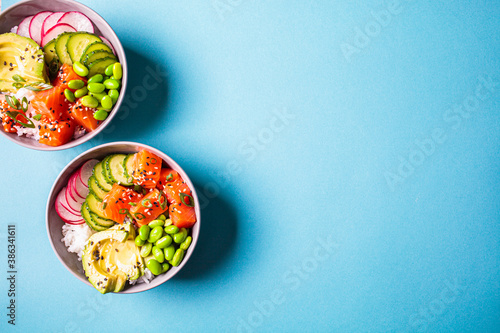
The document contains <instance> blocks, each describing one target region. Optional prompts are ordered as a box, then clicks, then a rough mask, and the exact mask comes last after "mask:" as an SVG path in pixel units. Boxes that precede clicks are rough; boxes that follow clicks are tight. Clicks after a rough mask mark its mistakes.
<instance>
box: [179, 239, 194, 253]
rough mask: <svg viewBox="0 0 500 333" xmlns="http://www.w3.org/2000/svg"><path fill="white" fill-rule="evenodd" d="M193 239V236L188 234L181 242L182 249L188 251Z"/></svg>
mask: <svg viewBox="0 0 500 333" xmlns="http://www.w3.org/2000/svg"><path fill="white" fill-rule="evenodd" d="M192 241H193V238H192V237H191V236H188V237H187V238H186V239H185V240H184V242H182V244H181V249H183V250H184V251H186V250H187V249H188V248H189V246H190V245H191V242H192Z"/></svg>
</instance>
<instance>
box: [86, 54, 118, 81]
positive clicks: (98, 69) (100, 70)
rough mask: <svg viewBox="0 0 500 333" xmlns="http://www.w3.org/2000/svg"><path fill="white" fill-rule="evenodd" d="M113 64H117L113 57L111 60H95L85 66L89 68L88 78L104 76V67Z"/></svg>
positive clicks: (108, 58)
mask: <svg viewBox="0 0 500 333" xmlns="http://www.w3.org/2000/svg"><path fill="white" fill-rule="evenodd" d="M115 62H117V61H116V57H113V58H112V57H106V58H101V59H97V60H96V61H94V62H91V63H90V64H88V66H87V67H88V68H89V75H88V77H92V76H94V75H96V74H104V70H105V69H106V67H108V66H109V65H112V64H114V63H115Z"/></svg>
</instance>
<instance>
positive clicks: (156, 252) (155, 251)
mask: <svg viewBox="0 0 500 333" xmlns="http://www.w3.org/2000/svg"><path fill="white" fill-rule="evenodd" d="M153 257H155V259H156V260H158V262H159V263H160V264H161V263H163V262H164V261H165V255H164V254H163V250H162V249H160V248H159V247H157V246H153Z"/></svg>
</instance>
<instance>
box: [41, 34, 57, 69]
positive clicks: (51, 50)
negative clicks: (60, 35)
mask: <svg viewBox="0 0 500 333" xmlns="http://www.w3.org/2000/svg"><path fill="white" fill-rule="evenodd" d="M43 54H44V56H45V63H46V64H47V65H50V64H51V62H52V60H54V59H56V60H57V59H58V58H57V53H56V38H54V39H53V40H51V41H50V42H48V43H47V45H45V46H44V47H43Z"/></svg>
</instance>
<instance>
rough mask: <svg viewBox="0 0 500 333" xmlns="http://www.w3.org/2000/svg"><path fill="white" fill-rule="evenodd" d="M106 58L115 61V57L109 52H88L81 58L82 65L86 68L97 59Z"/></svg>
mask: <svg viewBox="0 0 500 333" xmlns="http://www.w3.org/2000/svg"><path fill="white" fill-rule="evenodd" d="M107 57H110V58H115V59H116V57H115V55H114V54H113V53H111V52H108V51H103V50H97V51H93V52H90V53H88V54H85V56H84V57H83V58H84V59H83V62H82V64H84V65H85V66H88V65H89V64H90V63H92V62H94V61H96V60H98V59H102V58H107Z"/></svg>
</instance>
